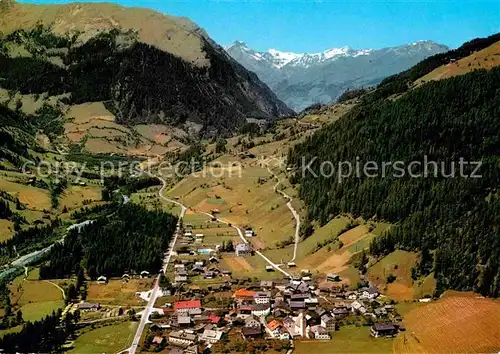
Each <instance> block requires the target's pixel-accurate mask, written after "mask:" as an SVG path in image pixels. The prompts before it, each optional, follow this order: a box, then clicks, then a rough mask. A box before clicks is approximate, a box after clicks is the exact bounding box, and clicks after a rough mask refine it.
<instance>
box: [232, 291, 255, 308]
mask: <svg viewBox="0 0 500 354" xmlns="http://www.w3.org/2000/svg"><path fill="white" fill-rule="evenodd" d="M254 297H255V291H252V290H247V289H238V290H236V291H235V292H234V294H233V298H234V299H235V300H236V302H237V303H239V304H241V303H251V302H253V299H254Z"/></svg>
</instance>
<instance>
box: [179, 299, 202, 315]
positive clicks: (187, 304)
mask: <svg viewBox="0 0 500 354" xmlns="http://www.w3.org/2000/svg"><path fill="white" fill-rule="evenodd" d="M200 309H201V301H200V300H187V301H176V302H175V303H174V310H175V312H181V313H191V312H193V310H200Z"/></svg>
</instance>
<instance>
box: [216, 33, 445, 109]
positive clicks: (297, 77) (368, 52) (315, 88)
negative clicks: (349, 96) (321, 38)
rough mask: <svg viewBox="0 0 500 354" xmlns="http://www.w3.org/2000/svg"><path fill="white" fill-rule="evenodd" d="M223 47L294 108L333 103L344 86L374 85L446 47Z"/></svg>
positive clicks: (238, 43)
mask: <svg viewBox="0 0 500 354" xmlns="http://www.w3.org/2000/svg"><path fill="white" fill-rule="evenodd" d="M225 49H226V51H227V52H228V53H229V55H231V56H232V57H233V58H234V59H235V60H236V61H238V62H239V63H240V64H241V65H243V66H244V67H245V68H247V69H248V70H251V71H253V72H255V73H256V74H257V75H258V76H259V78H260V79H261V80H262V81H264V82H265V83H266V84H267V85H269V87H270V88H271V89H272V90H273V91H274V92H275V93H276V95H277V96H278V98H279V99H281V100H282V101H283V102H285V103H286V104H287V105H288V106H289V107H290V108H293V109H294V110H296V111H301V110H302V109H304V108H306V107H307V106H309V105H311V104H313V103H318V102H320V103H329V102H332V101H334V100H335V99H336V98H337V97H338V96H340V95H341V94H342V92H344V91H345V90H346V89H351V88H359V87H362V86H371V85H375V84H378V83H379V82H380V81H382V79H384V78H385V77H387V76H389V75H393V74H395V73H398V72H401V71H404V70H406V69H408V68H410V67H412V66H413V65H415V64H416V63H418V62H419V61H421V60H423V59H425V58H427V57H429V56H431V55H434V54H437V53H442V52H446V51H448V50H449V48H448V47H447V46H445V45H442V44H439V43H436V42H433V41H418V42H414V43H410V44H404V45H401V46H397V47H389V48H382V49H362V50H356V49H352V48H350V47H342V48H333V49H328V50H326V51H324V52H322V53H313V54H310V53H291V52H281V51H278V50H275V49H269V50H268V51H265V52H258V51H255V50H253V49H251V48H249V47H248V46H247V45H246V44H245V43H244V42H241V41H236V42H234V43H233V44H231V45H230V46H228V47H225Z"/></svg>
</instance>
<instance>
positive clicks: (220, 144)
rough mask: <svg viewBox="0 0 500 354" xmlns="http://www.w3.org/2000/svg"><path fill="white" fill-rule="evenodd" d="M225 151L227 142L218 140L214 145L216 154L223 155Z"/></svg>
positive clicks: (222, 139) (221, 139)
mask: <svg viewBox="0 0 500 354" xmlns="http://www.w3.org/2000/svg"><path fill="white" fill-rule="evenodd" d="M226 151H227V140H226V139H224V138H220V139H218V140H217V143H216V144H215V152H216V153H218V154H219V153H225V152H226Z"/></svg>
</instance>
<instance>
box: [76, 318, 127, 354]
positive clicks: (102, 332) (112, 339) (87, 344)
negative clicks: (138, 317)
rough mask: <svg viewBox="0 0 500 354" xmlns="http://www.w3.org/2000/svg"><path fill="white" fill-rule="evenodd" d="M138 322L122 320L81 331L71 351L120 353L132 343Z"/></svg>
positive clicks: (79, 353)
mask: <svg viewBox="0 0 500 354" xmlns="http://www.w3.org/2000/svg"><path fill="white" fill-rule="evenodd" d="M136 329H137V322H122V323H118V324H114V325H111V326H104V327H100V328H96V329H93V330H90V331H88V330H87V331H85V332H80V333H79V335H78V337H77V338H76V340H75V341H74V342H73V349H72V350H70V351H69V353H74V354H83V353H86V354H94V353H118V352H120V351H121V350H123V349H126V348H128V347H129V346H130V344H131V343H132V340H133V338H134V334H135V331H136Z"/></svg>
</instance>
